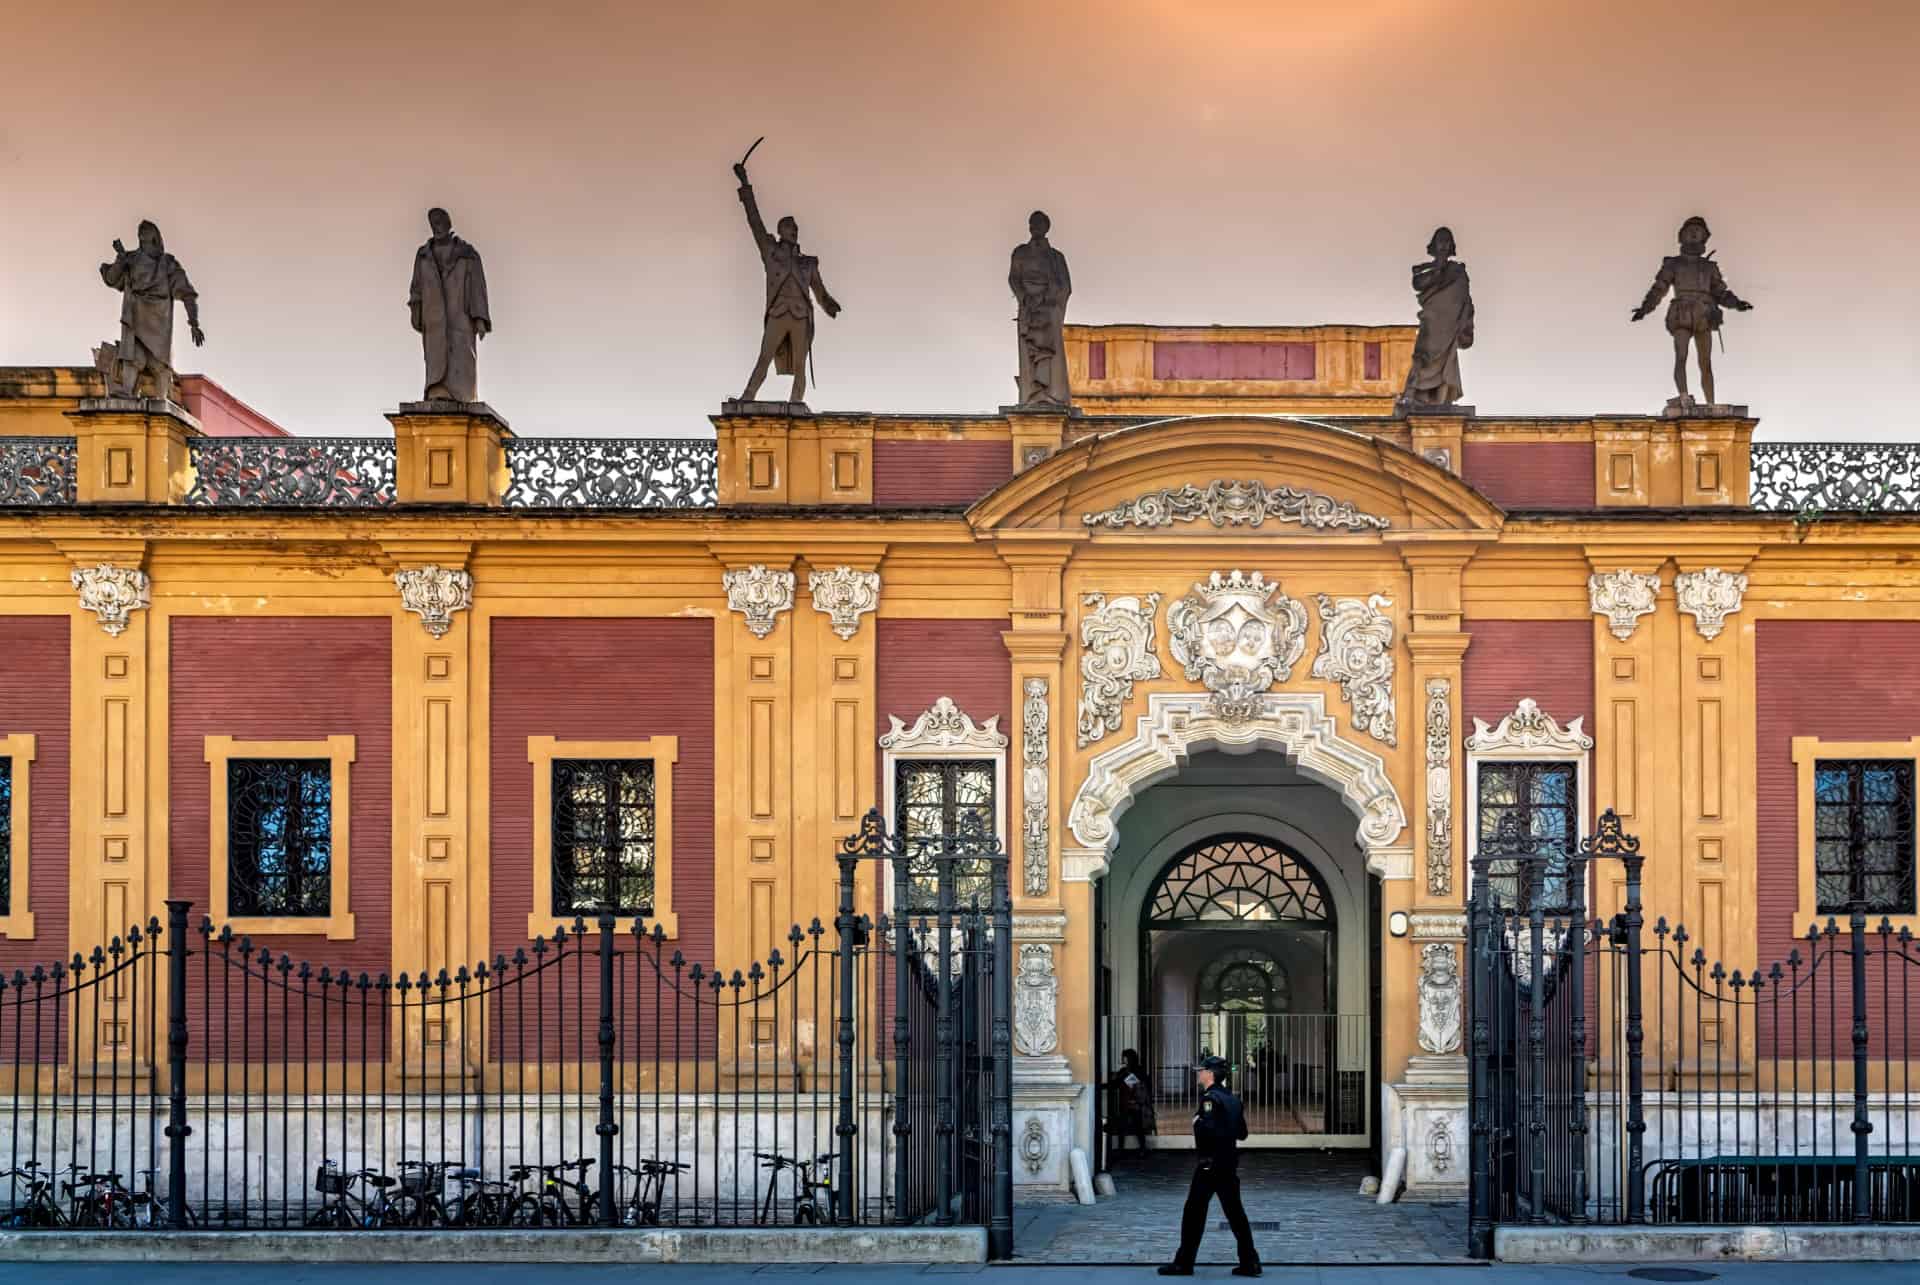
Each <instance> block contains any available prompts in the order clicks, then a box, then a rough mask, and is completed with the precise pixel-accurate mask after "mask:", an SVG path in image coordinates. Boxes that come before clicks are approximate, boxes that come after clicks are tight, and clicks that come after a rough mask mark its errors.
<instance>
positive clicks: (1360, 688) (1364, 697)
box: [1313, 593, 1395, 745]
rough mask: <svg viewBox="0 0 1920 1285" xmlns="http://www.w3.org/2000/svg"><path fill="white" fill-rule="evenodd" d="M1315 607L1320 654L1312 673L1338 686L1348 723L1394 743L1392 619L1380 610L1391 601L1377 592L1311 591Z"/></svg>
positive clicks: (1314, 663) (1315, 660)
mask: <svg viewBox="0 0 1920 1285" xmlns="http://www.w3.org/2000/svg"><path fill="white" fill-rule="evenodd" d="M1314 601H1315V602H1316V603H1318V604H1319V607H1320V654H1319V655H1318V656H1315V657H1314V659H1313V676H1314V677H1315V678H1324V679H1326V680H1328V681H1329V682H1337V683H1339V684H1340V694H1341V695H1342V696H1343V697H1345V698H1346V702H1347V704H1349V705H1351V706H1352V707H1353V725H1354V727H1356V728H1358V729H1359V730H1360V731H1363V732H1365V733H1367V734H1368V735H1369V736H1372V737H1373V738H1374V739H1376V740H1380V741H1385V742H1386V743H1387V744H1388V745H1392V744H1394V736H1395V729H1394V712H1393V617H1391V616H1389V615H1387V614H1386V613H1385V612H1383V611H1381V610H1380V609H1381V608H1382V607H1391V606H1392V605H1393V600H1392V599H1391V598H1388V597H1385V596H1383V595H1381V594H1377V593H1376V594H1369V595H1368V596H1367V598H1366V600H1365V601H1364V602H1363V601H1361V600H1360V599H1359V598H1340V599H1338V600H1336V599H1333V598H1329V597H1328V596H1327V595H1326V594H1324V593H1318V594H1315V595H1314Z"/></svg>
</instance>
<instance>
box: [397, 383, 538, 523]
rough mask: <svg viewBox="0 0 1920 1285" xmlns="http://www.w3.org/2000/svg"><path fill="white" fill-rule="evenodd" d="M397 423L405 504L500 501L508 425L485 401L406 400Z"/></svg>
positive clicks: (400, 483)
mask: <svg viewBox="0 0 1920 1285" xmlns="http://www.w3.org/2000/svg"><path fill="white" fill-rule="evenodd" d="M387 420H388V422H390V423H391V424H392V425H393V443H394V489H395V490H396V492H397V493H398V498H399V501H400V503H402V504H478V505H498V504H499V503H500V502H501V499H502V497H503V496H504V495H505V494H506V489H507V480H508V479H507V458H506V449H505V444H506V443H507V442H509V441H511V440H512V438H513V430H512V429H510V428H508V427H507V421H506V420H504V419H502V418H501V417H500V416H499V415H498V414H497V413H496V412H495V411H494V409H493V408H492V407H491V406H489V405H487V404H486V403H485V402H452V401H430V402H402V403H401V405H400V409H399V410H397V411H394V412H392V413H390V414H389V415H388V416H387Z"/></svg>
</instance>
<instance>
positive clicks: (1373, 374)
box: [1361, 344, 1380, 379]
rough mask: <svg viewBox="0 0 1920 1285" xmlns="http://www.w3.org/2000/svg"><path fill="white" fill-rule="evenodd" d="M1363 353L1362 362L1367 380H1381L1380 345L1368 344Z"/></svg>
mask: <svg viewBox="0 0 1920 1285" xmlns="http://www.w3.org/2000/svg"><path fill="white" fill-rule="evenodd" d="M1361 351H1362V356H1361V360H1362V361H1363V363H1364V370H1365V378H1367V379H1378V378H1380V345H1379V344H1367V345H1365V346H1364V348H1363V349H1362V350H1361Z"/></svg>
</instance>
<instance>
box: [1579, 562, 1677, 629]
mask: <svg viewBox="0 0 1920 1285" xmlns="http://www.w3.org/2000/svg"><path fill="white" fill-rule="evenodd" d="M1659 596H1660V576H1659V575H1658V573H1648V574H1642V573H1641V572H1638V571H1629V570H1627V569H1626V568H1624V567H1622V568H1621V569H1620V570H1618V571H1607V572H1600V571H1596V572H1594V573H1593V574H1592V575H1590V576H1588V577H1587V603H1588V605H1589V606H1591V607H1592V608H1593V610H1594V612H1595V613H1596V614H1598V615H1602V616H1605V617H1606V618H1607V628H1609V629H1611V630H1613V636H1614V637H1615V638H1618V639H1620V640H1621V641H1622V642H1625V641H1626V640H1627V639H1629V638H1631V637H1633V628H1634V626H1635V625H1637V624H1639V623H1640V617H1642V616H1646V615H1651V614H1652V613H1653V608H1654V600H1655V599H1657V598H1658V597H1659Z"/></svg>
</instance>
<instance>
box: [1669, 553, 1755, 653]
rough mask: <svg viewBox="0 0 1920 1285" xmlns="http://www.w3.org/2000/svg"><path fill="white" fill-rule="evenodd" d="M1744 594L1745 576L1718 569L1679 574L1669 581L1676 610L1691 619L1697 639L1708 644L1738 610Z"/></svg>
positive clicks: (1745, 589) (1708, 568) (1711, 568)
mask: <svg viewBox="0 0 1920 1285" xmlns="http://www.w3.org/2000/svg"><path fill="white" fill-rule="evenodd" d="M1746 593H1747V577H1746V576H1745V575H1741V574H1737V573H1735V572H1731V571H1722V570H1721V569H1720V568H1719V567H1706V568H1704V569H1702V570H1699V571H1683V572H1681V573H1680V574H1679V575H1677V576H1675V577H1674V578H1673V597H1674V601H1675V603H1676V604H1677V605H1678V606H1679V608H1680V610H1682V611H1684V612H1686V613H1687V614H1688V615H1689V616H1692V617H1693V623H1694V626H1695V627H1696V628H1698V629H1699V630H1700V636H1701V637H1702V638H1705V639H1706V640H1707V641H1709V642H1711V641H1713V640H1714V639H1715V638H1718V637H1719V636H1720V631H1721V630H1722V629H1725V628H1726V626H1727V617H1728V616H1730V615H1732V614H1733V613H1734V612H1736V611H1738V610H1740V604H1741V602H1742V601H1743V600H1744V599H1745V597H1746Z"/></svg>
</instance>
